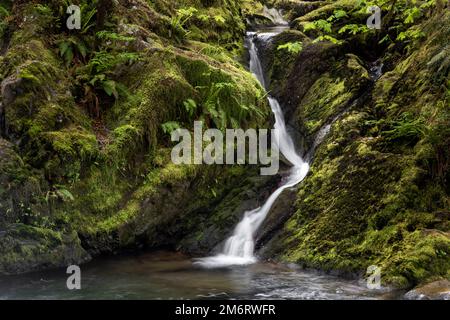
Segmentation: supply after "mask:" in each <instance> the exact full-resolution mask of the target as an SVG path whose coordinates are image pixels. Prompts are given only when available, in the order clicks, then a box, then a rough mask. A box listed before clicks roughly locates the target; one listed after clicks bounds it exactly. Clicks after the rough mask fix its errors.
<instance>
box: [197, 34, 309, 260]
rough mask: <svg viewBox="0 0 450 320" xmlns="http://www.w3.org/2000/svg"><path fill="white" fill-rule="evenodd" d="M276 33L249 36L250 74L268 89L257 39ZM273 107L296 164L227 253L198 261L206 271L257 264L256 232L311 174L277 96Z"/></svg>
mask: <svg viewBox="0 0 450 320" xmlns="http://www.w3.org/2000/svg"><path fill="white" fill-rule="evenodd" d="M273 35H276V33H254V32H249V33H247V40H248V42H249V45H250V47H249V53H250V71H251V72H252V73H253V74H254V75H255V77H256V78H257V79H258V80H259V81H260V82H261V85H262V86H263V87H266V85H265V80H264V72H263V69H262V66H261V61H260V59H259V55H258V48H257V47H256V44H255V40H256V38H258V40H260V41H270V38H271V37H272V36H273ZM268 100H269V104H270V107H271V109H272V112H273V113H274V115H275V129H277V135H278V139H277V140H278V141H279V145H278V149H279V150H280V152H281V153H282V154H283V155H284V156H285V158H286V159H287V160H288V161H289V162H290V163H291V164H292V168H291V170H290V174H289V176H288V177H287V178H286V179H285V181H284V182H283V185H282V186H281V187H279V188H278V189H277V190H275V192H274V193H272V195H271V196H270V197H269V198H268V199H267V201H266V202H265V203H264V205H263V206H262V207H260V208H256V209H254V210H251V211H247V212H245V213H244V217H243V219H242V220H241V221H240V222H239V224H238V225H237V226H236V228H235V230H234V232H233V235H232V236H231V237H230V238H228V239H227V240H226V242H225V246H224V249H223V252H222V253H221V254H219V255H216V256H213V257H207V258H200V259H196V261H195V262H194V264H196V265H200V266H202V267H206V268H216V267H224V266H230V265H246V264H251V263H254V262H256V261H257V259H256V257H255V255H254V248H255V233H256V231H257V230H258V229H259V227H260V226H261V224H262V223H263V222H264V220H265V218H266V217H267V214H268V213H269V211H270V209H271V208H272V206H273V204H274V203H275V201H276V200H277V198H278V197H279V196H280V195H281V193H282V192H283V191H284V190H286V189H288V188H291V187H294V186H295V185H297V184H298V183H300V182H301V181H302V180H303V179H304V178H305V177H306V175H307V174H308V171H309V164H308V163H307V162H306V161H304V160H303V159H302V157H300V156H299V155H298V154H297V152H296V150H295V146H294V142H293V141H292V138H291V136H290V135H289V134H288V132H287V130H286V123H285V120H284V115H283V112H282V110H281V107H280V104H279V103H278V101H277V100H276V99H275V98H273V97H270V96H269V97H268Z"/></svg>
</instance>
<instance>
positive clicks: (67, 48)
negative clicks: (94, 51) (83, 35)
mask: <svg viewBox="0 0 450 320" xmlns="http://www.w3.org/2000/svg"><path fill="white" fill-rule="evenodd" d="M58 48H59V54H60V56H61V57H63V59H64V61H65V63H66V66H69V65H70V64H71V63H72V62H73V59H74V57H75V56H78V57H80V58H82V59H83V60H84V59H85V58H86V56H87V54H88V50H89V49H88V47H87V45H86V43H85V42H84V41H83V40H81V39H79V38H77V37H69V38H67V40H63V41H60V42H59V43H58Z"/></svg>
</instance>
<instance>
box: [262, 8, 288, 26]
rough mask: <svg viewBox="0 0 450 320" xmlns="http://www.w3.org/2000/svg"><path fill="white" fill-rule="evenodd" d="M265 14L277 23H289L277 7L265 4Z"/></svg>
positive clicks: (281, 24) (280, 24)
mask: <svg viewBox="0 0 450 320" xmlns="http://www.w3.org/2000/svg"><path fill="white" fill-rule="evenodd" d="M263 15H264V16H266V17H267V18H269V19H270V20H272V22H273V23H274V24H275V25H278V26H287V25H288V24H289V23H288V22H287V21H286V20H284V18H283V16H282V15H281V14H280V12H279V11H278V10H277V9H275V8H271V9H269V8H267V7H266V6H264V11H263Z"/></svg>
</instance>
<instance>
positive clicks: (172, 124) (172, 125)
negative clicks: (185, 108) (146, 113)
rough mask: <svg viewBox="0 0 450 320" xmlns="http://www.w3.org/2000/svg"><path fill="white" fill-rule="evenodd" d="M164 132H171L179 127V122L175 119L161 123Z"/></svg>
mask: <svg viewBox="0 0 450 320" xmlns="http://www.w3.org/2000/svg"><path fill="white" fill-rule="evenodd" d="M161 128H162V130H163V132H164V133H167V134H171V133H172V132H173V131H175V130H177V129H179V128H180V124H179V123H178V122H176V121H168V122H166V123H163V124H162V125H161Z"/></svg>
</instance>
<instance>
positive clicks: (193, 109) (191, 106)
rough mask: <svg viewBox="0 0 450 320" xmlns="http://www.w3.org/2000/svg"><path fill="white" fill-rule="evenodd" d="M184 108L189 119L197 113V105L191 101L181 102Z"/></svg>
mask: <svg viewBox="0 0 450 320" xmlns="http://www.w3.org/2000/svg"><path fill="white" fill-rule="evenodd" d="M183 105H184V108H185V109H186V111H187V113H188V115H189V117H190V118H192V117H193V116H194V114H195V112H196V111H197V103H196V102H195V101H194V100H192V99H187V100H186V101H184V102H183Z"/></svg>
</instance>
